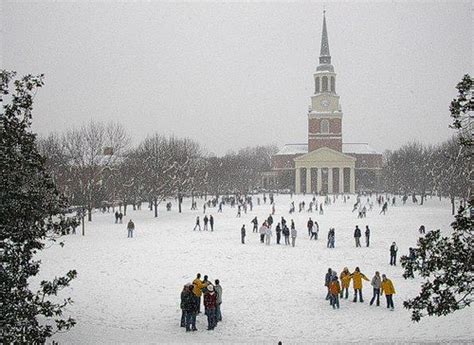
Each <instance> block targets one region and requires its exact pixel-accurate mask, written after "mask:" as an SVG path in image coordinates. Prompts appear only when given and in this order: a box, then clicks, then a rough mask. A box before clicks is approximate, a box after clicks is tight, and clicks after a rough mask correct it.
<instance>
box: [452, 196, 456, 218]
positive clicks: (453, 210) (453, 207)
mask: <svg viewBox="0 0 474 345" xmlns="http://www.w3.org/2000/svg"><path fill="white" fill-rule="evenodd" d="M455 211H456V210H455V205H454V196H451V214H452V215H454V212H455Z"/></svg>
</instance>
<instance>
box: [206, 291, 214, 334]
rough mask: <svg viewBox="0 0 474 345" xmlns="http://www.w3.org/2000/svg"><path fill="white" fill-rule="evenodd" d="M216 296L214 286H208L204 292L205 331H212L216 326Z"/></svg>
mask: <svg viewBox="0 0 474 345" xmlns="http://www.w3.org/2000/svg"><path fill="white" fill-rule="evenodd" d="M216 307H217V294H216V293H215V291H214V286H213V285H211V284H209V285H208V286H207V289H206V290H205V292H204V311H205V313H206V316H207V330H208V331H211V330H213V329H214V328H215V327H216V325H217V319H216Z"/></svg>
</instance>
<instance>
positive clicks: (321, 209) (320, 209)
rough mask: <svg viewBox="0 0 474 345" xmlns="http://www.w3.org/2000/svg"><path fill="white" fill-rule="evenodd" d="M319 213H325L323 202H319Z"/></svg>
mask: <svg viewBox="0 0 474 345" xmlns="http://www.w3.org/2000/svg"><path fill="white" fill-rule="evenodd" d="M319 214H324V210H323V204H322V203H321V204H319Z"/></svg>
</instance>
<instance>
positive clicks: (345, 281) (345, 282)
mask: <svg viewBox="0 0 474 345" xmlns="http://www.w3.org/2000/svg"><path fill="white" fill-rule="evenodd" d="M339 278H341V298H342V297H343V294H344V292H345V297H344V298H345V299H348V298H349V285H350V283H351V273H350V272H349V269H348V268H347V267H344V269H343V270H342V272H341V274H340V275H339Z"/></svg>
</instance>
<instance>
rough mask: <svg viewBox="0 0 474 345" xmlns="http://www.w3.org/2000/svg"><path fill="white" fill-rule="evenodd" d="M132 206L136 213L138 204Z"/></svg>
mask: <svg viewBox="0 0 474 345" xmlns="http://www.w3.org/2000/svg"><path fill="white" fill-rule="evenodd" d="M132 206H133V210H134V211H136V209H137V204H136V203H133V204H132Z"/></svg>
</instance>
